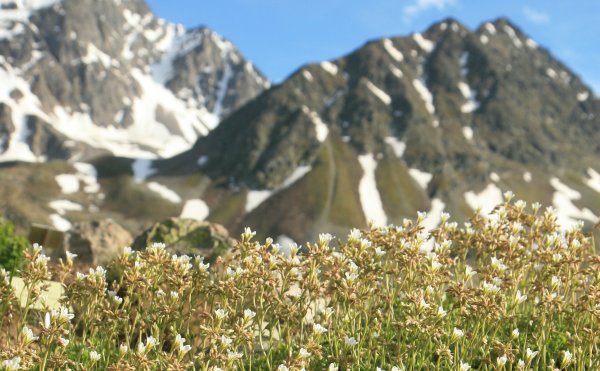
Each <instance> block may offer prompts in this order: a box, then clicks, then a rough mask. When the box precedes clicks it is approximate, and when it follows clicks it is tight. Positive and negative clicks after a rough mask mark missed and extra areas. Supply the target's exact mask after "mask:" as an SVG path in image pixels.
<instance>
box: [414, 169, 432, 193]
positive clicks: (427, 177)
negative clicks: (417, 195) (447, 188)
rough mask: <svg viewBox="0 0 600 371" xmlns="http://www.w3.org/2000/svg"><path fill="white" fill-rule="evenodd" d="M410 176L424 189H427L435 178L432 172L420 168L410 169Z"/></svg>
mask: <svg viewBox="0 0 600 371" xmlns="http://www.w3.org/2000/svg"><path fill="white" fill-rule="evenodd" d="M408 173H409V174H410V176H411V177H412V178H413V179H414V180H415V181H416V182H417V183H418V184H419V186H421V188H422V189H427V185H428V184H429V182H430V181H431V179H432V178H433V175H432V174H431V173H428V172H426V171H422V170H419V169H414V168H413V169H409V170H408Z"/></svg>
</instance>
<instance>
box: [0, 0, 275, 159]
mask: <svg viewBox="0 0 600 371" xmlns="http://www.w3.org/2000/svg"><path fill="white" fill-rule="evenodd" d="M0 1H1V3H0V4H2V10H0V61H4V62H6V63H3V64H4V65H5V67H6V68H5V69H4V70H2V69H0V75H4V74H6V75H7V76H3V80H4V81H7V82H8V83H6V84H4V86H2V87H0V97H1V96H22V97H24V98H23V99H20V100H19V99H9V100H8V101H7V102H2V103H4V104H5V105H6V106H7V107H6V108H5V112H9V110H10V112H11V114H10V115H9V114H6V113H5V115H4V117H8V118H10V122H8V121H5V122H0V133H6V134H5V135H2V136H1V137H0V143H3V145H2V146H0V161H5V160H9V159H21V160H27V161H42V160H45V159H50V158H54V157H53V156H54V155H52V154H51V153H49V152H47V148H45V145H41V143H45V142H44V141H41V140H37V141H33V140H29V142H31V143H34V142H35V144H31V143H28V139H27V137H28V136H31V135H33V134H31V133H30V130H29V129H30V128H29V129H28V128H26V127H25V125H26V124H25V123H26V122H35V123H36V124H35V125H36V127H37V128H38V130H41V131H43V132H45V133H46V134H48V133H52V139H50V138H48V137H47V136H48V135H46V134H44V135H43V136H44V137H46V141H52V143H62V142H68V143H69V144H70V147H69V148H66V149H64V150H61V151H53V153H60V154H61V158H65V157H66V158H90V157H94V156H98V155H100V154H106V153H107V152H108V153H112V154H115V155H120V156H126V157H157V156H158V157H162V156H170V155H173V154H175V153H177V152H181V151H184V150H186V149H187V148H189V147H190V146H191V145H192V144H193V143H194V141H195V140H196V139H197V138H198V136H202V135H206V134H207V133H208V132H209V131H210V130H212V129H213V128H215V127H216V126H217V125H218V123H219V121H220V120H221V119H222V118H223V117H225V116H227V115H228V114H229V113H231V112H232V111H233V110H234V109H236V108H238V107H239V106H241V105H242V104H244V103H245V102H246V101H247V100H249V99H250V98H253V97H254V96H256V95H257V94H258V93H260V92H261V91H262V90H264V89H265V88H266V87H267V86H268V80H267V79H266V78H265V77H264V76H263V75H262V74H261V73H260V72H259V71H258V70H257V69H256V68H255V67H254V66H253V65H252V64H251V63H250V62H248V61H247V60H245V59H244V57H243V56H242V54H241V53H240V52H239V50H237V48H236V47H235V46H234V45H233V44H232V43H231V42H229V41H228V40H226V39H224V38H223V37H221V36H219V35H217V34H216V33H215V32H214V31H212V30H210V29H208V28H206V27H199V28H196V29H192V30H186V29H185V28H184V27H183V26H182V25H177V24H173V23H169V22H166V21H165V20H163V19H161V18H159V17H157V16H155V15H154V14H153V13H152V12H151V11H150V8H149V7H148V6H147V5H146V3H145V2H144V1H143V0H110V1H108V0H107V1H96V0H0ZM39 12H43V14H41V13H39ZM5 71H6V72H5ZM5 90H6V91H5ZM27 117H35V118H36V120H33V121H31V120H28V119H27ZM5 120H8V119H5ZM31 125H33V124H31ZM149 134H150V135H149ZM32 146H34V147H36V148H32Z"/></svg>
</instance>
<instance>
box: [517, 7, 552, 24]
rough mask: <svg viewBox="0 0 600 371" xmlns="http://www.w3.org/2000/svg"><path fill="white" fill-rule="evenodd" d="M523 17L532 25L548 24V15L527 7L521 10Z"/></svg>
mask: <svg viewBox="0 0 600 371" xmlns="http://www.w3.org/2000/svg"><path fill="white" fill-rule="evenodd" d="M523 15H525V18H527V20H528V21H530V22H532V23H537V24H542V23H548V22H550V15H548V13H546V12H544V11H542V10H537V9H533V8H530V7H528V6H526V7H524V8H523Z"/></svg>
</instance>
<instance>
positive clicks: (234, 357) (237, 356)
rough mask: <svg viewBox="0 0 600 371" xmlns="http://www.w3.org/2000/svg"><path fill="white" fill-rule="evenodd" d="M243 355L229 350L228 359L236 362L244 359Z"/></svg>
mask: <svg viewBox="0 0 600 371" xmlns="http://www.w3.org/2000/svg"><path fill="white" fill-rule="evenodd" d="M242 356H243V354H242V353H241V352H237V351H234V350H227V359H228V360H230V361H235V360H237V359H240V358H242Z"/></svg>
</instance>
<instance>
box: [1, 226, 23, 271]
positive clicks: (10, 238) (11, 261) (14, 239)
mask: <svg viewBox="0 0 600 371" xmlns="http://www.w3.org/2000/svg"><path fill="white" fill-rule="evenodd" d="M28 246H29V241H27V239H26V238H25V237H23V236H19V235H17V234H15V227H14V225H13V224H12V223H11V222H9V221H7V220H4V219H0V267H2V268H4V269H6V270H8V271H10V272H14V271H15V270H16V269H18V268H19V267H20V266H21V264H22V263H23V252H24V251H25V250H26V249H27V247H28Z"/></svg>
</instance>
